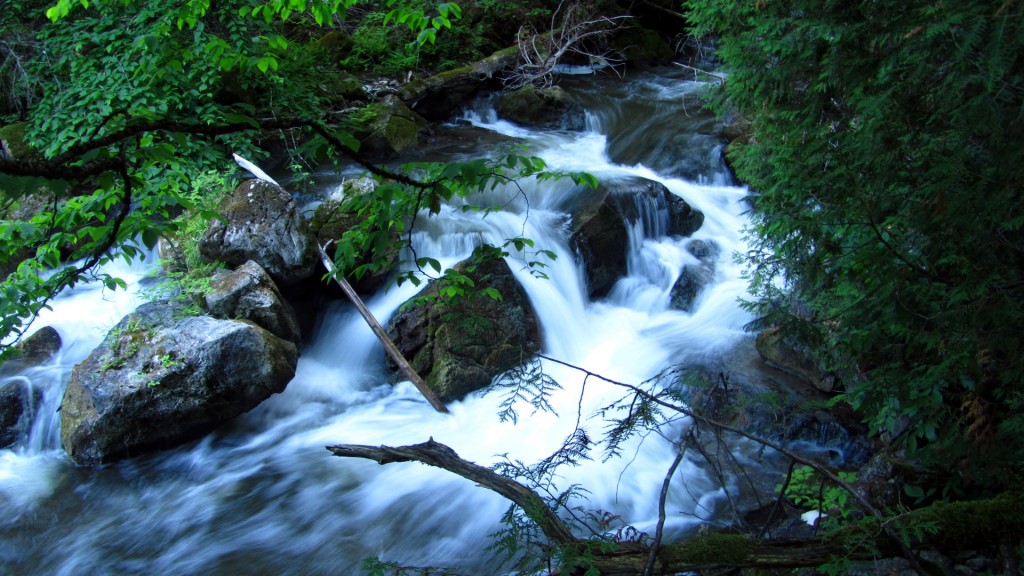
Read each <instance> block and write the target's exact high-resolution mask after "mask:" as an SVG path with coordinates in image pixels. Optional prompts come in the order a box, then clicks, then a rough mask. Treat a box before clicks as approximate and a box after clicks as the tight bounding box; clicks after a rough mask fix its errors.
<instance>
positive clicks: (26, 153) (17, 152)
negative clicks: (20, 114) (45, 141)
mask: <svg viewBox="0 0 1024 576" xmlns="http://www.w3.org/2000/svg"><path fill="white" fill-rule="evenodd" d="M27 129H28V122H15V123H13V124H8V125H6V126H4V127H2V128H0V140H3V141H5V142H7V148H8V150H10V151H11V155H12V156H14V157H15V158H17V159H22V160H25V159H33V158H38V157H39V155H38V154H36V152H35V150H33V149H32V147H31V146H29V145H28V142H27V140H26V135H25V132H26V130H27Z"/></svg>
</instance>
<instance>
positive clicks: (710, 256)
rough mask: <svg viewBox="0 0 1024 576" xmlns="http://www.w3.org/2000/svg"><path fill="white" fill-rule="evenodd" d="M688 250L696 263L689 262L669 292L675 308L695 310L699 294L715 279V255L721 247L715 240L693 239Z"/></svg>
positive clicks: (670, 300)
mask: <svg viewBox="0 0 1024 576" xmlns="http://www.w3.org/2000/svg"><path fill="white" fill-rule="evenodd" d="M686 250H687V251H688V252H689V253H690V254H693V256H694V257H695V258H697V263H696V264H687V265H686V266H684V267H683V270H682V272H680V273H679V278H678V279H677V280H676V282H675V284H673V285H672V290H671V291H670V292H669V306H670V307H671V308H673V309H675V310H683V311H685V312H692V311H693V304H694V302H695V301H696V300H697V295H698V294H700V291H701V290H703V289H704V287H705V286H707V285H708V284H710V283H711V282H712V281H713V280H714V279H715V257H716V256H718V253H719V252H720V248H719V247H718V245H717V244H715V243H714V242H713V241H708V240H691V241H690V242H688V243H687V245H686Z"/></svg>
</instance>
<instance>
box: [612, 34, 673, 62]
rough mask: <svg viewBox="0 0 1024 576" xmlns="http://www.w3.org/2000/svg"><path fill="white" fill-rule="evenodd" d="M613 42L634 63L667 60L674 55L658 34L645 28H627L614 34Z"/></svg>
mask: <svg viewBox="0 0 1024 576" xmlns="http://www.w3.org/2000/svg"><path fill="white" fill-rule="evenodd" d="M614 44H615V49H616V50H617V51H618V52H619V53H620V54H622V55H623V56H624V57H625V58H626V60H628V61H629V62H632V63H634V64H650V63H658V62H667V61H669V60H672V59H673V58H675V55H676V54H675V51H674V50H672V47H671V46H669V45H668V42H666V41H665V39H664V38H663V37H662V36H661V35H660V34H658V33H657V32H654V31H652V30H648V29H646V28H640V27H634V28H627V29H625V30H623V31H622V32H620V33H619V34H617V35H616V36H615V40H614Z"/></svg>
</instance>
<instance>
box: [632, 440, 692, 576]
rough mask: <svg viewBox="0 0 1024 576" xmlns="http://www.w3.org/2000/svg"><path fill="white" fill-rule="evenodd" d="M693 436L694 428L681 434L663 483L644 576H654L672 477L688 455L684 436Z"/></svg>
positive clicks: (663, 530) (663, 531)
mask: <svg viewBox="0 0 1024 576" xmlns="http://www.w3.org/2000/svg"><path fill="white" fill-rule="evenodd" d="M692 434H693V428H690V429H688V430H687V431H686V432H685V433H684V434H680V437H679V450H678V451H677V452H676V457H675V459H674V460H672V465H671V466H669V467H668V472H666V473H665V480H664V481H663V482H662V483H661V494H660V495H659V496H658V526H657V528H656V529H655V531H654V541H653V542H651V549H650V551H648V553H647V566H645V567H644V576H652V575H653V574H654V562H655V561H656V560H657V558H658V549H659V548H661V538H662V536H664V533H665V519H666V514H665V502H666V501H667V500H668V488H669V484H670V483H671V482H672V476H675V473H676V469H677V468H679V464H680V462H682V461H683V456H684V455H685V454H686V444H685V443H684V442H683V436H689V435H692Z"/></svg>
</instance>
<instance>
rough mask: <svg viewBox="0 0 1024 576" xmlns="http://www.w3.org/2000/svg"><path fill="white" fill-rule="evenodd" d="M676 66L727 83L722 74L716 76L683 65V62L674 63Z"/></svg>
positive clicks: (712, 73)
mask: <svg viewBox="0 0 1024 576" xmlns="http://www.w3.org/2000/svg"><path fill="white" fill-rule="evenodd" d="M674 64H675V65H676V66H679V67H680V68H686V69H687V70H693V71H694V72H695V73H697V74H705V75H707V76H711V77H712V78H715V79H716V80H718V81H719V82H725V79H726V77H725V76H723V75H721V74H715V73H714V72H708V71H707V70H701V69H700V68H696V67H693V66H690V65H689V64H683V63H681V62H674Z"/></svg>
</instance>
